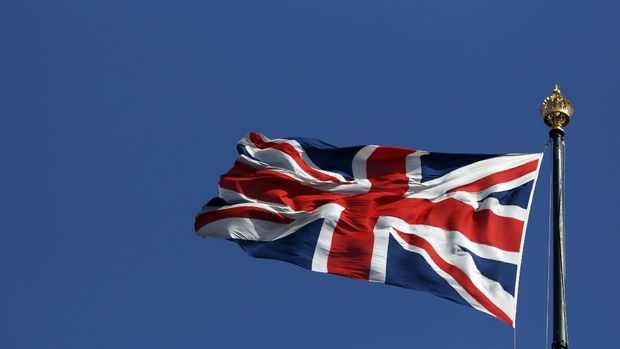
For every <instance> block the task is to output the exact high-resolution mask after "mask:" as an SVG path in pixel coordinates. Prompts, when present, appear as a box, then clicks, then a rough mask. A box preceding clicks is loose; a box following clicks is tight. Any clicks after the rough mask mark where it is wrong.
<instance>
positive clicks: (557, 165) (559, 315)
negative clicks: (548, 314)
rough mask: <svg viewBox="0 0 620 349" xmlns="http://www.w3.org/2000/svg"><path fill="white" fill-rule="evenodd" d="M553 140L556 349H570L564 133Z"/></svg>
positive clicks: (554, 133) (552, 134)
mask: <svg viewBox="0 0 620 349" xmlns="http://www.w3.org/2000/svg"><path fill="white" fill-rule="evenodd" d="M549 136H550V137H551V139H553V349H568V331H567V328H566V293H565V287H564V154H563V153H564V131H563V130H562V129H559V128H558V129H552V130H551V131H550V132H549Z"/></svg>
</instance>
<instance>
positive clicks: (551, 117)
mask: <svg viewBox="0 0 620 349" xmlns="http://www.w3.org/2000/svg"><path fill="white" fill-rule="evenodd" d="M540 112H541V114H542V116H543V120H544V122H545V124H547V126H549V127H550V128H551V130H550V131H549V137H550V138H551V139H552V141H553V344H552V348H553V349H568V330H567V326H566V292H565V286H564V273H565V263H564V255H565V253H564V128H565V127H566V126H567V125H568V123H569V122H570V118H571V115H572V114H573V107H572V106H571V104H570V102H569V101H568V100H566V99H565V98H564V96H562V93H561V92H560V88H559V87H558V85H555V88H554V89H553V93H552V94H551V96H549V97H547V98H545V100H544V101H543V103H542V106H541V107H540Z"/></svg>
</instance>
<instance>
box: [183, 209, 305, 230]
mask: <svg viewBox="0 0 620 349" xmlns="http://www.w3.org/2000/svg"><path fill="white" fill-rule="evenodd" d="M224 218H250V219H260V220H264V221H269V222H274V223H281V224H289V223H292V222H293V221H294V220H293V219H291V218H288V217H285V216H283V215H281V214H279V213H277V212H272V211H268V210H265V209H263V208H260V207H252V206H243V207H232V208H222V209H219V210H214V211H209V212H205V213H202V214H199V215H198V216H197V217H196V222H195V223H194V229H195V230H196V231H198V230H200V228H202V227H203V226H205V225H207V224H209V223H211V222H214V221H218V220H220V219H224Z"/></svg>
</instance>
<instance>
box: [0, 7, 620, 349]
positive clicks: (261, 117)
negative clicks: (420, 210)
mask: <svg viewBox="0 0 620 349" xmlns="http://www.w3.org/2000/svg"><path fill="white" fill-rule="evenodd" d="M619 6H620V5H618V3H617V2H614V1H590V2H577V1H544V2H541V1H521V2H510V3H508V2H498V1H433V2H420V1H344V0H335V1H301V0H286V1H284V0H281V1H276V0H271V1H236V0H227V1H128V0H124V1H100V2H84V1H64V0H58V1H53V2H50V1H15V0H5V1H2V2H1V3H0V161H1V167H0V168H1V171H0V277H1V280H2V281H1V283H0V285H2V286H1V287H0V346H1V347H3V348H171V347H176V348H223V347H250V346H251V347H258V348H311V347H319V348H386V347H395V348H397V347H403V348H405V347H406V348H451V347H457V346H458V347H459V348H504V347H505V348H509V347H511V346H512V341H513V333H512V329H511V328H510V327H508V326H506V325H505V324H503V323H502V322H500V321H498V320H496V319H494V318H492V317H490V316H487V315H485V314H483V313H480V312H478V311H474V310H472V309H470V308H467V307H463V306H460V305H456V304H454V303H451V302H448V301H445V300H443V299H440V298H435V297H432V296H430V295H427V294H424V293H420V292H415V291H411V290H405V289H400V288H396V287H389V286H383V285H376V284H369V283H363V282H360V281H355V280H349V279H345V278H342V277H337V276H330V275H323V274H318V273H311V272H309V271H306V270H303V269H301V268H297V267H295V266H293V265H290V264H286V263H281V262H277V261H269V260H258V259H252V258H250V257H248V256H246V255H245V254H244V253H243V251H242V250H241V249H240V248H239V247H238V246H236V245H235V244H233V243H230V242H226V241H220V240H215V239H200V238H198V237H197V236H196V235H195V234H194V231H193V219H194V214H195V213H196V212H197V211H198V210H199V208H200V207H201V206H202V205H203V203H204V202H206V201H207V200H208V199H209V198H210V197H212V196H214V195H216V192H217V179H218V176H219V174H221V173H223V172H225V171H226V170H227V169H228V168H229V167H230V166H231V165H232V163H233V161H234V159H235V157H236V152H235V143H236V141H237V140H238V139H239V138H240V137H242V136H243V135H244V134H246V133H247V132H249V131H252V130H256V131H260V132H263V133H264V134H265V135H267V136H268V137H271V138H277V137H287V136H305V137H313V138H319V139H322V140H325V141H327V142H330V143H333V144H336V145H342V146H345V145H362V144H384V145H394V146H401V147H407V148H415V149H424V150H430V151H444V152H472V153H476V152H481V153H489V152H492V153H503V152H538V151H541V150H542V149H543V147H544V145H545V142H546V140H547V128H546V127H545V126H544V125H543V123H542V121H541V118H540V116H539V114H538V107H539V105H540V102H541V101H542V99H543V98H544V97H545V96H547V95H548V94H549V93H550V92H551V89H552V88H553V84H554V83H559V84H560V86H561V87H562V91H563V92H564V94H565V95H566V96H567V97H568V98H569V99H570V100H571V101H572V102H573V104H574V106H575V109H576V112H575V115H574V117H573V121H572V123H571V125H570V126H569V127H568V129H567V140H566V141H567V154H566V161H567V183H566V187H567V197H566V202H567V207H566V211H567V218H566V220H567V243H568V245H567V258H568V259H567V268H568V277H567V287H568V291H567V297H568V321H569V336H570V341H571V344H572V347H581V348H596V347H605V346H606V347H609V346H610V345H614V344H615V343H616V341H615V340H613V339H612V337H613V334H614V333H615V331H616V327H617V317H616V314H617V312H618V310H620V301H619V300H618V297H617V296H616V293H617V292H616V290H617V288H618V287H620V275H619V273H618V271H617V269H616V268H614V266H615V265H616V264H617V261H616V256H617V251H618V247H619V245H620V237H619V235H618V234H617V233H618V227H617V224H615V215H616V214H617V208H618V204H617V202H616V201H615V198H616V197H617V196H618V189H617V185H616V184H614V183H615V182H616V179H617V178H618V176H619V175H620V171H619V160H618V159H619V158H618V156H617V155H616V149H617V148H618V146H620V142H619V141H618V137H617V136H616V133H617V128H618V125H619V122H618V115H617V107H616V103H617V101H618V93H619V91H620V88H619V85H620V64H619V63H618V62H620V49H619V48H618V45H617V41H618V37H620V25H619V24H618V22H617V14H618V13H619V10H620V9H619ZM547 155H549V154H547ZM550 159H551V157H550V156H547V157H546V159H545V163H544V165H543V167H542V169H541V177H540V180H539V184H538V187H537V191H536V194H535V197H534V203H533V208H532V213H531V216H530V223H529V229H528V232H527V238H526V243H525V253H524V258H523V268H522V274H521V286H520V293H519V307H518V312H517V346H518V347H519V348H542V347H543V346H544V345H545V302H546V294H545V283H546V259H547V231H548V228H547V227H548V216H547V212H548V197H549V173H550V167H549V165H550V161H549V160H550Z"/></svg>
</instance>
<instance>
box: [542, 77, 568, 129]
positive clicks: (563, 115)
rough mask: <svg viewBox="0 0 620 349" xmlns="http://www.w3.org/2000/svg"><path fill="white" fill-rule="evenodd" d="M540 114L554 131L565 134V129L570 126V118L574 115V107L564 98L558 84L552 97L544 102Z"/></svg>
mask: <svg viewBox="0 0 620 349" xmlns="http://www.w3.org/2000/svg"><path fill="white" fill-rule="evenodd" d="M540 113H541V114H542V117H543V120H544V121H545V124H547V126H549V127H551V129H552V130H560V131H562V132H564V127H566V126H567V125H568V123H569V122H570V117H571V115H573V106H572V105H571V104H570V102H569V101H568V99H565V98H564V96H562V92H561V91H560V88H559V87H558V85H557V84H556V85H555V87H554V88H553V93H552V94H551V96H549V97H547V98H545V100H544V101H543V102H542V105H541V106H540Z"/></svg>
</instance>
